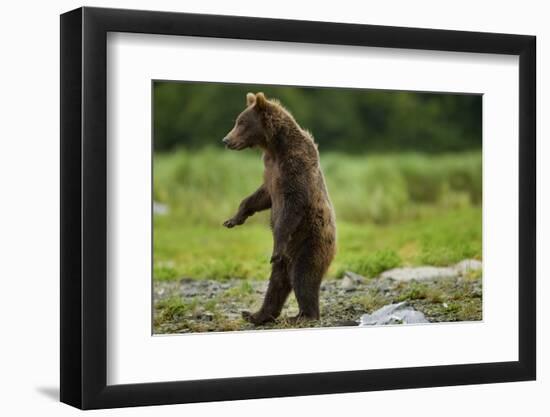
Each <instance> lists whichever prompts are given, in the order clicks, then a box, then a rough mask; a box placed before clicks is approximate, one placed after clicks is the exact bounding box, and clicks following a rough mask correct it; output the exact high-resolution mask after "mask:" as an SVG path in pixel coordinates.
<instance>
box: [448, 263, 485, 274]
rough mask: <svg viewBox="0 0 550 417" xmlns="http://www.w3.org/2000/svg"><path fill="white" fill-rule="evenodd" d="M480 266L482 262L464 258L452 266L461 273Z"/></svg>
mask: <svg viewBox="0 0 550 417" xmlns="http://www.w3.org/2000/svg"><path fill="white" fill-rule="evenodd" d="M482 267H483V264H482V263H481V261H478V260H477V259H464V260H463V261H460V262H459V263H457V264H456V265H455V266H454V268H455V269H456V270H457V271H458V272H460V274H462V275H464V274H466V273H468V272H469V271H479V270H480V269H481V268H482Z"/></svg>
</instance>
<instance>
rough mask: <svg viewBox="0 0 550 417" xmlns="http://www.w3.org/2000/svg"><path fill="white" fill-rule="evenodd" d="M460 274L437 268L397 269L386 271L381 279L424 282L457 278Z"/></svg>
mask: <svg viewBox="0 0 550 417" xmlns="http://www.w3.org/2000/svg"><path fill="white" fill-rule="evenodd" d="M458 275H459V272H458V270H456V269H455V268H447V267H437V266H417V267H405V268H395V269H390V270H389V271H385V272H383V273H382V274H381V275H380V278H389V279H393V280H395V281H403V282H406V281H412V280H415V281H424V280H431V279H439V278H456V277H458Z"/></svg>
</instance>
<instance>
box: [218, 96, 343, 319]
mask: <svg viewBox="0 0 550 417" xmlns="http://www.w3.org/2000/svg"><path fill="white" fill-rule="evenodd" d="M246 102H247V107H246V109H245V110H244V111H243V112H242V113H241V114H240V115H239V116H238V117H237V120H236V123H235V126H234V127H233V129H232V130H231V131H230V132H229V133H228V134H227V136H226V137H225V138H224V139H223V143H224V144H225V145H226V147H227V148H229V149H233V150H242V149H245V148H250V147H258V148H260V149H261V150H262V151H263V162H264V178H263V184H262V185H261V186H260V188H258V190H256V191H255V192H254V193H253V194H251V195H250V196H248V197H247V198H245V199H244V200H243V201H242V202H241V204H240V205H239V209H238V211H237V213H236V214H235V215H234V216H233V217H232V218H230V219H229V220H227V221H225V222H224V226H226V227H228V228H231V227H234V226H237V225H241V224H243V223H244V222H245V220H246V219H247V218H248V217H249V216H252V215H253V214H254V213H256V212H259V211H262V210H267V209H271V229H272V232H273V253H272V256H271V264H272V270H271V277H270V278H269V285H268V288H267V293H266V295H265V299H264V301H263V305H262V307H261V308H260V309H259V310H258V311H257V312H255V313H250V312H243V317H244V318H245V319H246V320H248V321H249V322H251V323H253V324H255V325H260V324H263V323H267V322H269V321H273V320H275V319H276V318H277V317H278V316H279V315H280V314H281V310H282V308H283V305H284V303H285V301H286V299H287V297H288V295H289V294H290V291H291V290H292V289H294V293H295V295H296V300H297V301H298V306H299V313H298V315H297V316H296V317H295V318H294V319H295V320H300V319H309V320H317V319H319V290H320V286H321V280H322V279H323V276H324V274H325V273H326V271H327V269H328V267H329V265H330V263H331V261H332V259H333V257H334V254H335V251H336V225H335V218H334V210H333V208H332V204H331V201H330V198H329V195H328V191H327V187H326V185H325V179H324V177H323V172H322V171H321V166H320V164H319V152H318V151H317V145H316V144H315V142H314V140H313V137H312V136H311V134H310V133H309V132H307V131H306V130H303V129H302V128H301V127H300V126H299V125H298V123H297V122H296V120H294V117H293V116H292V115H291V114H290V112H289V111H288V110H286V109H285V108H284V107H283V106H281V104H280V103H279V102H278V101H276V100H268V99H266V97H265V96H264V94H263V93H258V94H252V93H248V94H247V96H246Z"/></svg>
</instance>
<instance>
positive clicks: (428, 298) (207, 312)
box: [153, 260, 482, 334]
mask: <svg viewBox="0 0 550 417" xmlns="http://www.w3.org/2000/svg"><path fill="white" fill-rule="evenodd" d="M266 286H267V281H255V280H241V279H231V280H227V281H221V282H220V281H215V280H200V279H192V278H182V279H180V280H177V281H160V282H155V283H154V295H153V301H154V317H153V326H154V333H156V334H160V333H188V332H204V331H206V332H212V331H233V330H252V329H259V328H263V329H281V328H296V327H334V326H357V325H358V324H359V322H360V318H361V316H362V315H363V314H370V313H373V312H374V311H376V310H377V309H379V308H381V307H383V306H387V305H388V304H392V303H398V302H403V301H405V302H406V304H407V306H408V307H410V308H412V309H414V310H417V311H419V312H421V313H423V314H424V315H425V317H426V319H427V320H428V321H429V322H448V321H472V320H481V319H482V316H481V312H482V308H481V307H482V303H481V298H482V279H481V263H480V262H478V261H474V260H465V261H462V262H460V263H459V264H457V265H455V266H452V267H447V268H437V267H417V268H399V269H395V270H391V271H386V272H384V273H383V274H381V276H380V277H378V278H373V279H367V278H365V277H362V276H360V275H357V274H355V273H353V272H347V273H346V274H345V275H344V277H343V278H342V279H338V280H337V279H329V280H326V281H324V282H323V284H322V286H321V319H320V320H318V321H314V322H305V323H298V324H291V323H290V322H289V321H288V320H287V318H288V317H292V316H294V315H296V314H297V312H298V307H297V303H296V300H295V299H294V296H293V295H291V296H290V297H289V300H288V301H287V303H286V305H285V307H284V309H283V312H282V314H281V317H280V318H279V319H278V320H277V321H276V322H274V323H271V324H268V325H265V326H260V327H254V326H253V325H251V324H249V323H247V322H245V321H244V320H242V319H241V312H242V311H243V310H249V311H255V310H256V309H257V308H258V307H259V306H260V305H261V302H262V299H263V295H264V293H265V289H266Z"/></svg>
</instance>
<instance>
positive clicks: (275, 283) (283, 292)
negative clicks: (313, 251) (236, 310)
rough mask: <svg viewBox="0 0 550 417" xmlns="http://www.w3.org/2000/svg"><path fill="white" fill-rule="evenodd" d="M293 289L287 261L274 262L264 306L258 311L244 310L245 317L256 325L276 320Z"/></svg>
mask: <svg viewBox="0 0 550 417" xmlns="http://www.w3.org/2000/svg"><path fill="white" fill-rule="evenodd" d="M291 289H292V288H291V285H290V278H289V276H288V265H287V261H286V260H279V261H277V262H274V263H273V266H272V269H271V277H270V278H269V285H268V287H267V292H266V294H265V298H264V301H263V304H262V307H261V308H260V310H258V311H257V312H256V313H250V312H248V311H243V313H242V315H243V318H244V319H245V320H247V321H249V322H251V323H253V324H255V325H260V324H264V323H267V322H270V321H273V320H275V319H276V318H277V317H279V315H280V314H281V310H282V309H283V305H284V304H285V301H286V299H287V298H288V295H289V294H290V291H291Z"/></svg>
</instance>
